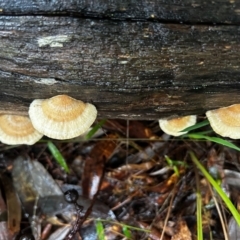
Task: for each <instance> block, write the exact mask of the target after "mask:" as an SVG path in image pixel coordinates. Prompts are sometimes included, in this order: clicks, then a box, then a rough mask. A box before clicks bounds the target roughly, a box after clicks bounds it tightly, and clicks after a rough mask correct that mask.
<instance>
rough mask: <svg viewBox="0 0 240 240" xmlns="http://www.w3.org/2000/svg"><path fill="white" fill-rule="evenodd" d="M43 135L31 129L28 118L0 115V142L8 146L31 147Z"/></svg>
mask: <svg viewBox="0 0 240 240" xmlns="http://www.w3.org/2000/svg"><path fill="white" fill-rule="evenodd" d="M42 136H43V134H41V133H39V132H38V131H37V130H36V129H34V128H33V125H32V123H31V121H30V119H29V118H28V117H25V116H17V115H7V114H4V115H0V141H1V142H3V143H5V144H9V145H16V144H28V145H32V144H34V143H36V142H37V141H38V140H40V139H41V138H42Z"/></svg>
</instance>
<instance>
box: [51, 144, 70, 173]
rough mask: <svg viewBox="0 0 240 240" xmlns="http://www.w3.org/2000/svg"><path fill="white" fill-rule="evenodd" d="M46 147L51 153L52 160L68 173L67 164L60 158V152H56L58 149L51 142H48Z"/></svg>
mask: <svg viewBox="0 0 240 240" xmlns="http://www.w3.org/2000/svg"><path fill="white" fill-rule="evenodd" d="M47 146H48V149H49V151H50V152H51V154H52V155H53V157H54V159H55V160H56V161H57V162H58V164H59V165H60V166H61V167H62V168H63V169H64V170H65V171H66V172H67V173H69V168H68V166H67V163H66V161H65V159H64V157H63V156H62V154H61V153H60V151H59V150H58V148H57V147H56V146H55V145H54V144H53V143H52V142H51V141H48V142H47Z"/></svg>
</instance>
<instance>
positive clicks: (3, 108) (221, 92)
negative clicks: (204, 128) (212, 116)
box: [0, 0, 240, 119]
mask: <svg viewBox="0 0 240 240" xmlns="http://www.w3.org/2000/svg"><path fill="white" fill-rule="evenodd" d="M76 2H77V1H71V2H70V3H67V1H60V0H59V1H52V4H50V5H48V4H47V1H39V3H38V5H36V4H35V5H34V2H33V1H3V0H0V9H1V10H0V89H1V92H0V101H1V104H0V112H1V113H5V112H10V113H13V114H17V113H20V114H24V115H26V114H27V111H28V106H29V104H30V103H31V101H32V100H33V99H37V98H48V97H51V96H54V95H57V94H68V95H70V96H72V97H74V98H77V99H81V100H83V101H89V102H92V103H93V104H94V105H95V106H96V107H97V109H98V110H99V117H102V118H103V117H104V118H126V119H159V118H163V117H171V116H176V115H180V116H181V115H189V114H203V113H205V112H206V111H207V110H209V109H214V108H219V107H223V106H228V105H231V104H234V103H239V102H240V96H239V89H240V84H239V83H240V82H239V76H240V75H239V74H240V70H239V66H240V48H239V44H240V38H239V32H240V26H238V23H239V20H240V19H239V14H238V12H239V11H238V5H239V4H238V3H236V4H235V5H234V6H233V5H232V4H230V2H231V1H230V2H229V1H221V4H222V6H223V8H220V9H221V11H219V13H218V14H216V15H215V16H212V15H211V14H213V13H216V11H217V10H216V9H217V8H216V6H215V5H214V4H212V3H210V5H209V6H208V8H207V5H206V4H205V5H206V6H205V5H204V4H202V3H201V1H199V3H196V1H194V3H193V1H180V2H181V3H182V7H181V6H180V5H178V6H176V5H174V4H173V3H171V2H168V3H167V4H164V1H159V2H160V3H159V6H158V1H154V2H153V1H151V2H153V3H150V1H141V3H140V5H136V4H137V1H136V2H135V1H132V5H127V3H124V2H123V4H118V3H117V1H114V2H112V1H106V4H105V5H104V4H103V2H105V1H96V2H97V3H98V4H96V5H93V4H92V5H91V4H88V5H87V4H86V3H85V5H84V1H79V3H78V4H77V3H76ZM110 2H111V3H112V4H113V6H112V8H110V7H109V6H111V5H110ZM215 2H218V1H215ZM219 2H220V1H219ZM134 3H135V5H134ZM44 4H45V6H44ZM101 4H102V5H101ZM114 4H115V5H114ZM124 4H125V5H124ZM184 4H185V5H184ZM193 4H200V7H201V6H202V8H200V9H202V11H205V12H204V13H202V12H201V13H200V14H196V12H195V10H196V8H198V7H199V6H198V7H197V6H196V5H193ZM123 5H124V6H125V8H123ZM213 5H214V6H215V7H214V6H213ZM97 6H98V7H97ZM139 6H145V8H143V9H142V10H141V8H140V7H139ZM161 6H162V7H163V6H165V8H161ZM134 7H135V8H136V11H135V12H134V11H133V9H134ZM218 8H219V5H218ZM109 9H110V10H111V11H110V10H109ZM121 9H122V10H121ZM161 9H162V11H161ZM150 10H154V12H153V11H150ZM180 10H181V11H180ZM222 11H224V13H225V14H222ZM131 12H132V13H131ZM151 12H152V18H151V14H150V13H151ZM100 13H101V14H100ZM130 13H131V14H132V15H131V14H130ZM164 13H165V14H164ZM167 13H169V14H170V13H171V14H172V16H175V17H174V18H172V17H170V15H167ZM231 13H232V14H231ZM107 14H108V15H107ZM109 14H110V15H109ZM111 14H112V15H111ZM114 14H115V15H114ZM117 14H118V15H117ZM141 14H142V18H140V15H141ZM149 14H150V15H149ZM127 15H128V16H130V17H126V16H127ZM165 15H166V16H165ZM116 16H118V17H116ZM149 16H150V17H149ZM177 16H178V17H177ZM153 20H154V21H153ZM182 21H183V23H181V22H182ZM215 23H217V24H215ZM226 23H228V24H226Z"/></svg>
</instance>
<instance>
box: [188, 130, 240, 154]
mask: <svg viewBox="0 0 240 240" xmlns="http://www.w3.org/2000/svg"><path fill="white" fill-rule="evenodd" d="M186 136H188V137H189V138H194V139H206V140H208V141H211V142H215V143H218V144H221V145H223V146H226V147H229V148H232V149H235V150H237V151H240V148H239V147H237V146H236V145H235V144H233V143H231V142H229V141H227V140H225V139H222V138H219V137H209V136H205V135H203V134H199V133H190V134H187V135H186Z"/></svg>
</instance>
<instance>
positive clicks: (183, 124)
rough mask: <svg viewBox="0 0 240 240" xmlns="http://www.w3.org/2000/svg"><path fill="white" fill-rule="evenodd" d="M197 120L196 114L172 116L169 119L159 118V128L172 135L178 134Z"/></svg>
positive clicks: (181, 133)
mask: <svg viewBox="0 0 240 240" xmlns="http://www.w3.org/2000/svg"><path fill="white" fill-rule="evenodd" d="M196 121H197V116H196V115H190V116H185V117H179V118H174V119H170V120H166V119H160V120H159V125H160V128H161V129H162V130H163V131H164V132H165V133H167V134H169V135H172V136H180V135H183V134H186V133H187V132H181V131H182V130H184V129H185V128H187V127H191V126H192V125H194V124H195V123H196Z"/></svg>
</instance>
